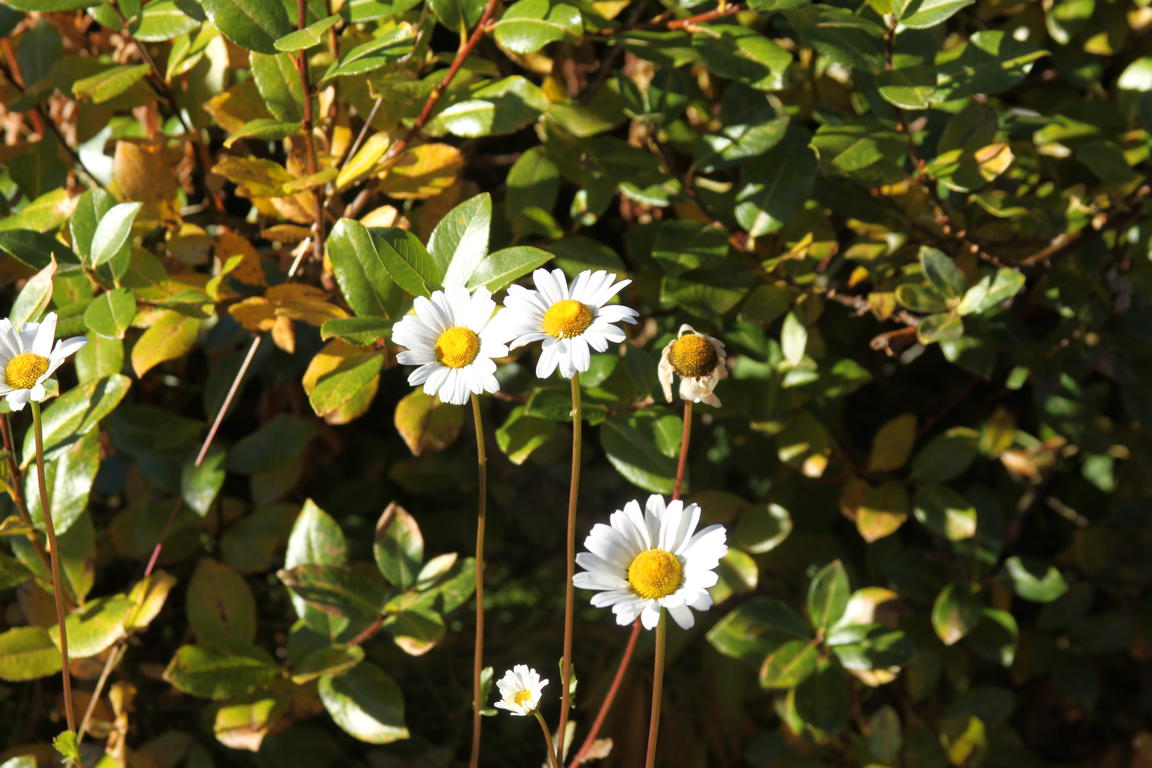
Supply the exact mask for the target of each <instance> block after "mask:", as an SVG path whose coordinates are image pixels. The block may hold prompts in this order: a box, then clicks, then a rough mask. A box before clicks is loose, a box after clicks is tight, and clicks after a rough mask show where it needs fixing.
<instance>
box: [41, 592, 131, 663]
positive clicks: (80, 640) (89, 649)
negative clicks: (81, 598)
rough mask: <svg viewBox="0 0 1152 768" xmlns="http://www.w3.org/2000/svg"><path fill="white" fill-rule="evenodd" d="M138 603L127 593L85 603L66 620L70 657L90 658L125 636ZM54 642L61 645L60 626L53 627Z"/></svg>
mask: <svg viewBox="0 0 1152 768" xmlns="http://www.w3.org/2000/svg"><path fill="white" fill-rule="evenodd" d="M135 608H136V604H135V603H134V602H132V601H131V600H129V599H128V597H127V596H126V595H112V596H111V597H102V598H99V599H97V600H92V601H90V602H87V603H85V604H84V605H83V606H81V607H80V608H77V609H76V610H75V611H73V612H72V613H70V614H68V617H67V618H66V619H65V620H64V625H65V627H67V629H68V658H69V659H86V658H89V657H91V656H97V655H99V654H101V653H103V652H104V651H105V650H107V649H108V648H110V647H111V646H112V644H113V643H114V642H116V641H117V640H119V639H120V638H122V637H124V635H125V629H124V622H125V621H127V620H128V619H129V618H130V614H131V613H132V612H133V610H134V609H135ZM48 634H49V635H50V636H51V637H52V642H53V643H55V644H56V645H57V647H59V645H60V628H59V627H58V626H55V625H53V626H52V627H49V629H48Z"/></svg>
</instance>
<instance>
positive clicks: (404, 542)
mask: <svg viewBox="0 0 1152 768" xmlns="http://www.w3.org/2000/svg"><path fill="white" fill-rule="evenodd" d="M372 554H373V556H374V557H375V558H376V567H377V568H379V569H380V573H381V574H383V575H384V578H386V579H387V580H388V581H389V583H391V584H392V585H393V586H396V587H399V588H400V589H402V590H405V591H407V590H409V589H411V588H412V587H414V586H415V585H416V577H417V574H419V573H420V564H421V563H422V562H423V561H424V536H423V535H422V534H421V533H420V526H419V525H417V524H416V518H414V517H412V515H410V514H408V512H407V511H405V509H404V508H403V507H401V506H400V505H399V504H397V503H396V502H392V503H391V504H389V505H388V508H387V509H385V510H384V514H382V515H380V519H379V520H378V521H377V522H376V538H375V541H374V542H373V544H372Z"/></svg>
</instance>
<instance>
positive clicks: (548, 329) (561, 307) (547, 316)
mask: <svg viewBox="0 0 1152 768" xmlns="http://www.w3.org/2000/svg"><path fill="white" fill-rule="evenodd" d="M590 325H592V307H590V306H588V305H587V304H581V303H580V302H579V301H575V300H574V299H564V300H563V301H558V302H556V303H555V304H553V305H552V306H550V307H548V311H547V312H545V313H544V333H546V334H548V335H549V336H553V337H555V338H557V339H570V338H572V337H573V336H579V335H580V334H582V333H584V331H586V330H588V326H590Z"/></svg>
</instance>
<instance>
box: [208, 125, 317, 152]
mask: <svg viewBox="0 0 1152 768" xmlns="http://www.w3.org/2000/svg"><path fill="white" fill-rule="evenodd" d="M299 131H300V123H299V122H294V123H282V122H280V121H279V120H276V119H275V118H271V117H258V118H256V119H255V120H249V121H248V122H246V123H244V124H243V125H241V126H240V127H239V128H237V129H236V130H235V131H233V132H232V133H230V134H229V135H228V138H227V139H225V140H224V147H225V148H226V149H227V148H231V147H232V145H233V144H235V143H236V142H237V141H239V140H240V139H259V140H260V141H280V140H281V139H286V138H288V137H289V136H292V135H293V134H296V133H299Z"/></svg>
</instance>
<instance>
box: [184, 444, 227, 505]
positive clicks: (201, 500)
mask: <svg viewBox="0 0 1152 768" xmlns="http://www.w3.org/2000/svg"><path fill="white" fill-rule="evenodd" d="M227 455H228V454H227V453H226V452H225V451H224V450H223V449H221V448H219V447H216V446H214V447H213V448H211V449H210V450H209V451H208V453H207V454H206V455H205V456H204V461H202V462H201V463H200V466H196V464H195V462H194V461H193V460H191V459H190V460H189V461H187V462H186V463H185V464H184V467H183V468H182V469H181V471H180V493H181V495H182V496H183V497H184V503H185V504H187V505H188V506H189V507H190V508H191V509H192V510H193V511H194V512H196V514H197V515H199V516H200V517H205V516H207V514H208V510H209V509H211V507H212V502H214V501H215V500H216V497H217V496H218V495H219V493H220V489H221V488H223V487H224V478H225V477H226V476H227V474H228V473H227V472H225V470H224V461H225V459H226V457H227Z"/></svg>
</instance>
